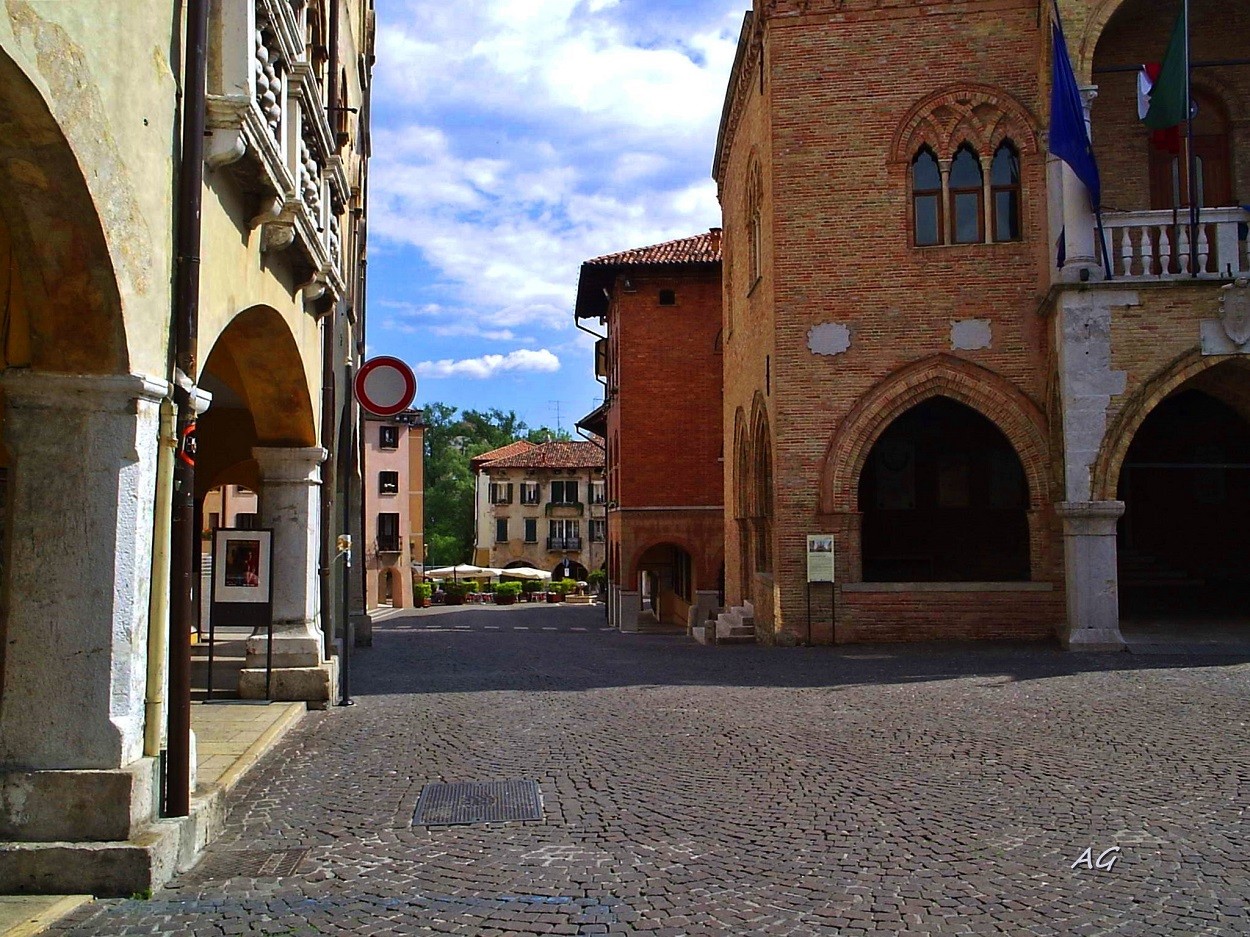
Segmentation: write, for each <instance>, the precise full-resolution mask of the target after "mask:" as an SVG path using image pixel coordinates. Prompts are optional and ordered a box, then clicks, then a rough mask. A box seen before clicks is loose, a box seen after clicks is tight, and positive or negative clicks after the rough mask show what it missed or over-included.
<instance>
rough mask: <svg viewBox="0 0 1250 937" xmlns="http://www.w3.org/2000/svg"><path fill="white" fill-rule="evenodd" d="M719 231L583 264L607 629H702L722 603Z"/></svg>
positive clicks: (579, 313) (582, 306)
mask: <svg viewBox="0 0 1250 937" xmlns="http://www.w3.org/2000/svg"><path fill="white" fill-rule="evenodd" d="M720 234H721V232H720V230H719V229H716V228H714V229H712V230H711V231H710V232H707V233H704V234H700V235H696V236H694V237H689V238H681V239H679V240H676V241H668V242H666V243H664V244H656V245H653V246H651V247H643V248H638V249H635V250H628V251H622V252H620V253H617V254H609V255H607V256H604V257H596V258H595V259H593V260H588V261H586V262H585V263H584V264H582V269H581V276H580V279H579V282H578V288H577V305H576V309H575V312H574V315H575V316H576V318H577V319H578V320H582V319H592V320H598V322H599V324H600V325H601V326H602V327H604V328H606V330H607V331H606V335H605V336H604V337H603V338H602V339H600V341H599V342H598V344H597V348H596V361H597V374H598V376H599V377H600V379H601V380H603V382H604V403H603V405H602V406H601V407H599V408H598V409H597V410H595V411H594V412H593V413H591V414H589V415H588V416H587V417H585V418H583V419H582V420H581V421H580V423H579V424H578V425H579V426H580V427H581V428H583V429H585V430H587V431H588V432H592V433H595V434H596V435H598V436H600V437H602V438H603V439H604V440H605V441H606V457H607V465H606V469H607V471H606V476H607V497H608V505H607V508H608V510H607V520H608V525H607V537H608V542H607V573H608V620H609V621H610V622H611V623H612V624H613V625H614V626H616V627H618V628H620V629H621V630H622V631H636V630H637V629H638V627H639V622H640V620H641V621H642V622H644V623H646V622H650V621H656V622H659V623H661V624H680V625H686V624H688V623H693V622H703V621H705V620H706V619H707V617H708V614H709V613H710V612H711V611H713V610H715V609H717V608H718V607H720V606H721V605H722V604H723V597H722V595H721V590H722V588H723V581H724V521H723V505H722V502H723V496H722V495H723V491H724V469H723V466H722V458H721V449H722V445H723V439H722V432H721V408H722V402H721V379H722V378H721V265H720V256H721V255H720V248H721V245H720Z"/></svg>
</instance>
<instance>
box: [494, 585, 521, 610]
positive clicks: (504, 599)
mask: <svg viewBox="0 0 1250 937" xmlns="http://www.w3.org/2000/svg"><path fill="white" fill-rule="evenodd" d="M520 594H521V584H520V583H519V582H501V583H500V584H499V585H498V586H496V587H495V604H496V605H515V604H516V599H517V596H518V595H520Z"/></svg>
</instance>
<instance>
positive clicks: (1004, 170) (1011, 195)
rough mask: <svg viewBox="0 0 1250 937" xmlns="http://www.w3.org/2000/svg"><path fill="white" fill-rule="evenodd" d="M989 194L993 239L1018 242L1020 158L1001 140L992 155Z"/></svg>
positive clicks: (1019, 234)
mask: <svg viewBox="0 0 1250 937" xmlns="http://www.w3.org/2000/svg"><path fill="white" fill-rule="evenodd" d="M990 192H991V197H992V198H993V200H994V215H993V217H994V240H995V241H1018V240H1020V238H1021V236H1022V235H1021V231H1020V157H1019V156H1018V155H1017V154H1016V149H1015V147H1013V146H1012V145H1011V144H1010V143H1008V142H1005V141H1004V142H1003V143H1002V145H1000V146H999V148H998V149H997V150H996V151H995V152H994V162H993V163H992V164H991V166H990Z"/></svg>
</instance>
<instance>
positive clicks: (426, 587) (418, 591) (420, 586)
mask: <svg viewBox="0 0 1250 937" xmlns="http://www.w3.org/2000/svg"><path fill="white" fill-rule="evenodd" d="M433 594H434V587H433V586H432V585H430V584H429V583H428V582H418V583H417V584H416V585H414V586H413V587H412V604H413V605H415V606H416V607H417V608H429V607H430V596H432V595H433Z"/></svg>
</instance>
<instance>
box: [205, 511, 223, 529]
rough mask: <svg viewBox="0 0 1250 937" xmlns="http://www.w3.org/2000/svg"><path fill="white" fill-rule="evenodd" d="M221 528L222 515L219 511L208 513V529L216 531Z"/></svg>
mask: <svg viewBox="0 0 1250 937" xmlns="http://www.w3.org/2000/svg"><path fill="white" fill-rule="evenodd" d="M220 526H221V514H219V513H218V512H217V511H209V512H208V529H209V530H216V529H217V528H218V527H220Z"/></svg>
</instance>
